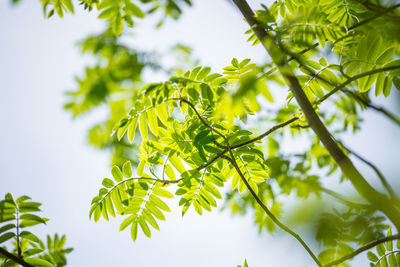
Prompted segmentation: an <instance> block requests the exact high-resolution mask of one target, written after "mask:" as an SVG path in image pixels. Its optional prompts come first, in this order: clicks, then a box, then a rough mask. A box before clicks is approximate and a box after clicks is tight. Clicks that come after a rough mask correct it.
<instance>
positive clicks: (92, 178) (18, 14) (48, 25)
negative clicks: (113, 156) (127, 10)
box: [0, 0, 400, 267]
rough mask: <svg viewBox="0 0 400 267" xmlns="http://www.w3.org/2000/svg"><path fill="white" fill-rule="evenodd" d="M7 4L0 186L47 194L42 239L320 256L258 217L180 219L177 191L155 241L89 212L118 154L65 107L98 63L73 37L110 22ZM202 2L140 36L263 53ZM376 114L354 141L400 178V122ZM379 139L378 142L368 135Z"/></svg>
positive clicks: (286, 257)
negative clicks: (259, 223) (78, 80)
mask: <svg viewBox="0 0 400 267" xmlns="http://www.w3.org/2000/svg"><path fill="white" fill-rule="evenodd" d="M8 2H9V1H6V0H3V1H1V2H0V81H1V87H0V99H1V105H0V125H1V131H0V140H1V141H2V145H1V148H0V177H1V178H0V196H4V194H5V193H7V192H12V193H13V194H14V196H20V195H22V194H26V195H29V196H31V197H32V198H33V200H34V201H38V202H42V203H43V207H42V209H43V216H45V217H48V218H50V219H51V220H50V222H49V223H48V226H46V227H38V228H37V231H38V232H39V233H40V234H42V237H44V234H45V233H51V234H53V233H55V232H58V233H60V234H63V233H65V234H67V245H68V246H72V247H74V248H75V251H74V252H73V253H72V254H70V255H69V256H68V262H69V266H140V267H142V266H143V267H146V266H193V267H196V266H199V267H200V266H218V267H224V266H226V267H228V266H229V267H232V266H236V265H238V264H242V263H243V261H244V259H245V258H247V259H248V262H249V264H250V266H251V267H258V266H306V265H307V264H308V266H313V265H312V260H311V259H310V258H309V257H308V256H307V255H306V254H305V252H304V251H303V249H302V248H301V247H300V245H299V244H298V243H297V242H295V241H294V240H293V239H292V238H291V237H289V236H287V235H279V234H275V235H274V236H270V235H269V234H265V233H264V234H262V235H258V232H257V228H256V227H255V226H254V225H253V223H252V218H251V217H250V216H247V217H235V218H233V217H231V216H230V214H229V212H219V211H217V210H215V211H214V212H212V213H211V214H210V213H206V215H203V216H202V217H200V216H198V215H197V214H195V213H194V212H189V213H188V214H187V215H186V216H185V217H184V218H183V219H182V218H181V216H180V211H179V210H178V209H177V208H176V206H177V203H176V201H175V202H173V204H172V206H173V210H174V211H175V212H173V213H170V214H168V215H167V221H166V222H162V223H160V227H161V231H160V232H157V231H153V236H152V238H151V239H147V238H146V237H144V236H143V235H140V236H139V238H138V241H137V242H136V243H134V244H133V243H132V241H131V238H130V235H129V231H127V230H126V231H124V232H121V233H120V232H118V229H119V223H120V222H121V220H120V219H117V220H112V222H104V221H101V222H99V223H97V224H95V223H94V222H92V221H89V219H88V211H89V204H90V200H91V198H92V197H93V196H95V194H96V193H97V191H98V189H99V186H100V183H101V180H102V178H103V177H106V176H109V170H110V168H109V158H108V154H107V153H103V152H99V151H97V150H95V149H93V148H91V147H89V146H88V145H87V143H86V131H87V129H88V127H89V126H90V125H91V124H93V123H94V122H95V120H94V119H95V118H96V115H94V116H87V117H84V118H80V119H77V120H72V119H71V116H70V114H68V113H67V112H65V111H64V110H63V109H62V105H63V103H64V102H65V96H64V92H65V91H66V90H68V89H71V88H76V84H75V82H74V78H73V77H74V76H75V75H80V74H81V73H82V70H83V67H84V65H85V64H87V63H88V62H90V60H89V59H88V58H86V57H82V55H81V54H80V52H79V49H78V47H77V45H76V43H77V41H79V40H81V39H82V38H84V37H85V36H87V35H88V34H90V33H95V32H98V31H100V30H101V29H102V27H103V25H102V22H100V21H98V20H97V19H96V16H95V15H94V14H87V13H86V12H81V11H80V6H76V10H77V11H78V12H77V14H76V15H74V16H70V15H67V16H66V18H64V19H62V20H60V19H58V18H52V19H50V20H46V19H44V18H43V16H42V13H41V7H40V4H39V1H30V0H24V1H22V3H21V4H20V5H18V6H17V7H14V8H11V6H10V5H9V3H8ZM195 2H196V5H195V6H194V7H193V8H191V9H187V10H186V13H185V15H184V16H183V17H182V19H181V20H179V21H178V22H177V23H175V22H169V23H167V25H166V27H165V28H163V29H162V30H159V31H154V30H153V28H152V27H150V26H148V24H147V25H144V27H142V28H141V30H139V31H138V33H137V35H136V38H137V39H136V41H132V43H133V44H134V45H135V46H136V47H144V48H147V49H154V50H158V51H165V47H167V46H170V45H173V44H175V43H176V42H181V43H184V44H187V45H189V46H192V47H193V48H194V54H195V56H197V57H198V58H200V59H201V61H202V63H204V64H205V65H209V66H212V67H214V68H216V69H215V70H216V71H218V70H219V69H220V68H221V67H223V66H225V65H228V64H229V62H230V60H231V58H232V56H235V57H237V58H239V59H243V58H248V57H250V58H253V59H255V60H256V61H257V62H262V61H263V58H265V56H266V54H265V52H264V51H263V50H262V49H261V48H260V47H251V46H250V45H249V44H247V43H246V39H247V36H245V35H244V34H243V32H244V31H245V30H246V29H247V27H246V24H245V23H244V22H243V21H242V19H241V17H240V16H239V14H238V13H237V12H236V11H235V10H234V9H233V7H232V6H231V5H230V4H229V3H228V1H223V0H219V1H215V0H198V1H195ZM204 14H206V16H204ZM145 22H146V21H145ZM397 112H398V114H400V110H398V109H397ZM367 116H368V120H367V123H366V125H365V128H364V131H363V132H362V133H361V134H360V135H358V137H356V138H348V139H346V142H347V143H348V144H349V145H351V146H353V147H354V148H355V149H357V151H359V152H360V153H361V154H362V155H367V156H368V157H369V159H371V160H375V161H376V162H377V163H378V166H380V167H382V169H383V170H384V171H387V172H386V173H387V175H388V176H390V175H393V176H394V177H396V173H398V172H396V170H393V169H390V166H395V164H396V163H398V160H397V159H396V158H397V156H398V151H400V145H399V142H398V140H397V138H398V136H400V135H399V134H400V131H399V129H396V128H393V127H392V125H391V123H389V122H387V121H385V120H382V117H380V116H378V115H376V114H374V113H367ZM387 127H392V128H387ZM377 128H378V129H382V128H386V129H387V130H386V131H380V132H379V133H378V132H376V131H375V129H377ZM371 137H372V138H374V142H373V143H371V142H370V141H367V140H368V138H371ZM366 144H367V145H366ZM380 147H384V148H385V149H384V150H382V149H380ZM371 179H375V178H371ZM375 180H376V179H375ZM397 185H399V183H398V182H397ZM40 234H39V235H40ZM317 248H318V247H317V246H314V250H317Z"/></svg>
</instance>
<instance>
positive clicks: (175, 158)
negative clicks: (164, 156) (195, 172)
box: [168, 155, 186, 173]
mask: <svg viewBox="0 0 400 267" xmlns="http://www.w3.org/2000/svg"><path fill="white" fill-rule="evenodd" d="M168 160H169V162H171V164H172V166H174V167H175V169H177V170H178V172H180V173H183V172H185V171H186V169H185V167H184V166H183V164H182V161H181V160H180V159H179V157H178V156H176V155H170V156H169V157H168Z"/></svg>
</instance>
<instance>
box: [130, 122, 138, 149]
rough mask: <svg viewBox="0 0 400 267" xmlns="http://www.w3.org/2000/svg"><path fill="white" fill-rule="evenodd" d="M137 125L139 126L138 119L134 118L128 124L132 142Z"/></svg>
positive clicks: (131, 141)
mask: <svg viewBox="0 0 400 267" xmlns="http://www.w3.org/2000/svg"><path fill="white" fill-rule="evenodd" d="M136 126H137V119H136V118H135V119H132V121H131V122H130V124H129V126H128V139H129V142H130V143H131V144H132V143H133V140H134V139H135V132H136Z"/></svg>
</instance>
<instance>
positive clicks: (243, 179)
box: [180, 98, 321, 266]
mask: <svg viewBox="0 0 400 267" xmlns="http://www.w3.org/2000/svg"><path fill="white" fill-rule="evenodd" d="M180 101H182V102H185V103H186V104H188V105H189V106H190V107H191V108H192V109H193V111H194V112H195V113H196V115H197V117H198V118H199V119H200V121H201V122H202V123H203V124H204V125H205V126H206V127H207V128H209V129H210V130H211V131H213V132H215V133H216V134H218V135H219V136H221V137H222V138H223V139H224V141H225V143H226V146H227V148H228V152H229V154H230V157H227V156H225V155H224V154H225V153H226V151H223V152H221V153H219V154H218V155H220V156H218V155H217V157H221V158H223V159H226V160H228V161H229V162H231V164H232V165H233V166H234V167H235V169H236V171H237V172H238V174H239V176H240V178H241V179H242V181H243V183H244V184H245V185H246V187H247V189H248V190H249V191H250V193H251V194H252V195H253V197H254V199H255V200H256V201H257V203H258V204H259V205H260V206H261V208H262V209H263V210H264V211H265V213H266V214H267V215H268V216H269V217H270V218H271V220H272V221H273V222H274V223H276V224H277V225H278V226H279V227H280V228H281V229H282V230H284V231H285V232H287V233H289V234H290V235H292V236H293V237H294V238H296V239H297V240H298V241H299V242H300V243H301V244H302V245H303V247H304V248H305V249H306V250H307V252H308V253H309V254H310V255H311V257H312V258H313V259H314V261H315V262H316V263H317V264H318V266H320V265H321V263H320V262H319V260H318V258H317V257H316V256H315V254H314V253H313V252H312V251H311V249H310V248H309V247H308V246H307V244H306V243H305V242H304V240H303V239H302V238H301V237H300V236H299V235H298V234H296V233H295V232H293V231H292V230H291V229H290V228H288V227H287V226H285V225H284V224H283V223H281V222H280V221H279V220H278V219H277V218H276V217H275V216H274V214H272V212H271V211H270V210H269V209H268V208H267V207H266V206H265V205H264V203H263V202H262V201H261V200H260V199H259V198H258V196H257V194H256V193H255V192H254V191H253V189H252V188H251V186H250V185H249V183H248V182H247V180H246V178H245V177H244V175H243V173H242V171H241V170H240V168H239V166H238V165H237V162H236V160H235V157H234V155H233V152H232V149H233V147H231V146H230V144H229V141H228V139H227V138H226V136H225V135H224V134H222V133H221V132H219V131H218V130H216V129H215V128H213V127H212V126H210V125H209V124H208V123H207V122H206V121H205V120H204V119H203V117H201V116H200V114H199V112H198V111H197V109H196V107H195V106H194V105H193V104H192V103H191V102H190V101H188V100H186V99H183V98H180ZM297 119H298V118H292V119H291V120H289V121H287V122H285V123H283V124H281V125H277V126H275V127H273V128H271V129H270V130H268V131H267V132H265V133H264V134H262V135H260V136H259V137H256V138H253V139H251V140H249V141H247V142H244V143H242V144H239V145H241V146H244V145H246V144H250V143H253V142H255V141H257V140H260V139H262V138H263V137H265V136H267V135H268V134H269V133H271V132H273V131H275V130H276V129H279V128H281V127H283V126H285V125H287V124H290V123H291V122H293V121H295V120H297ZM239 145H236V147H239ZM217 157H216V158H217ZM215 160H216V159H215V158H214V159H213V160H211V161H210V162H214V161H215ZM210 162H209V163H207V164H206V166H209V165H210Z"/></svg>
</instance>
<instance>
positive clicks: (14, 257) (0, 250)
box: [0, 247, 34, 267]
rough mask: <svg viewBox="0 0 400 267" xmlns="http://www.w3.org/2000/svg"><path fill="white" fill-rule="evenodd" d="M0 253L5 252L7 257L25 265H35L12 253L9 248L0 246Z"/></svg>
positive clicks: (30, 266) (31, 266)
mask: <svg viewBox="0 0 400 267" xmlns="http://www.w3.org/2000/svg"><path fill="white" fill-rule="evenodd" d="M0 254H3V255H4V256H5V257H6V258H8V259H10V260H12V261H14V262H16V263H18V264H20V265H22V266H25V267H34V266H33V265H31V264H29V263H27V262H25V261H24V260H23V259H22V258H19V257H17V256H16V255H14V254H11V253H10V252H8V251H7V250H5V249H4V248H2V247H0Z"/></svg>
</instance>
